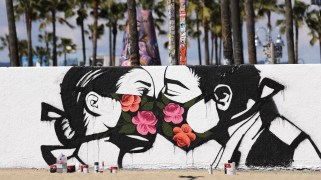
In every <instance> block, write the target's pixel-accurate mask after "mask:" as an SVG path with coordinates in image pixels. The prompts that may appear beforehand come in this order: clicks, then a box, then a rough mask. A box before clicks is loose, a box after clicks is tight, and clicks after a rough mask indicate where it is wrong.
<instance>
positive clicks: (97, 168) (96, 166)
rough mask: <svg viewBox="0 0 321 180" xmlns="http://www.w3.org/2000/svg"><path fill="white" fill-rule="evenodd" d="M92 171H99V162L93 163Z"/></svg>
mask: <svg viewBox="0 0 321 180" xmlns="http://www.w3.org/2000/svg"><path fill="white" fill-rule="evenodd" d="M94 171H95V173H98V172H99V162H95V163H94Z"/></svg>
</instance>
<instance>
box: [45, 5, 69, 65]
mask: <svg viewBox="0 0 321 180" xmlns="http://www.w3.org/2000/svg"><path fill="white" fill-rule="evenodd" d="M71 2H73V1H64V0H42V1H40V2H39V3H40V18H41V19H43V20H44V21H42V22H41V24H40V29H43V28H45V27H46V26H47V24H50V23H51V24H52V33H53V52H52V59H53V65H54V66H57V36H56V22H59V23H60V24H65V25H67V26H68V27H70V28H74V26H73V25H71V24H70V23H69V22H68V21H67V19H68V18H70V17H72V16H73V15H74V12H73V9H72V7H73V5H74V4H73V3H71ZM59 13H63V14H64V17H60V16H57V14H59Z"/></svg>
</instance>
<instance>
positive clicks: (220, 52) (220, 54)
mask: <svg viewBox="0 0 321 180" xmlns="http://www.w3.org/2000/svg"><path fill="white" fill-rule="evenodd" d="M222 45H223V40H222V37H221V38H220V46H219V47H220V48H219V55H218V56H219V60H218V65H221V62H222Z"/></svg>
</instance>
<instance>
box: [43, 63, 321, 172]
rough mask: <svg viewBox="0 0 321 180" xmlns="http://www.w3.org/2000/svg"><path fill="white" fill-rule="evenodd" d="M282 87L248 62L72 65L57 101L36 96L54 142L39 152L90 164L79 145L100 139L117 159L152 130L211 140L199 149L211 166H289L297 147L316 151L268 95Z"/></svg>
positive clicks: (172, 137) (188, 142) (176, 141)
mask: <svg viewBox="0 0 321 180" xmlns="http://www.w3.org/2000/svg"><path fill="white" fill-rule="evenodd" d="M284 88H285V87H284V86H283V85H282V84H280V83H278V82H277V81H275V80H273V79H270V78H269V77H261V75H260V71H259V70H258V69H257V68H256V67H255V66H252V65H243V66H219V67H218V66H206V67H204V66H203V67H202V66H191V67H188V66H168V67H116V68H111V67H109V68H94V67H73V68H71V69H70V70H69V71H68V72H67V73H66V74H65V76H64V78H63V81H62V83H61V101H62V104H63V109H58V108H55V107H53V106H52V105H50V104H47V103H46V102H43V103H42V112H41V121H43V122H48V121H49V122H54V129H55V132H56V135H57V138H58V140H59V141H60V143H61V144H59V145H42V146H41V151H42V156H43V158H44V160H45V161H46V162H47V164H54V163H55V159H56V158H55V155H54V154H55V153H53V152H54V151H56V152H57V151H59V152H65V154H66V152H67V151H68V152H69V154H68V159H69V160H71V159H72V160H74V161H78V162H80V163H82V164H90V163H92V162H87V161H86V158H84V156H83V154H86V153H87V157H88V149H90V148H91V147H88V146H87V149H86V148H81V147H82V146H83V145H84V144H86V143H87V144H88V143H90V142H93V141H97V140H100V141H103V142H106V143H112V144H114V145H115V146H117V148H118V149H119V152H118V153H117V154H118V161H117V163H118V166H119V167H123V158H124V156H125V154H127V153H130V154H133V153H143V152H146V151H148V150H150V149H152V148H155V147H153V145H154V144H155V141H156V140H157V138H156V136H157V135H158V136H162V137H164V139H166V141H169V142H171V143H172V144H173V145H174V146H176V147H178V148H180V149H182V150H184V151H186V152H189V151H191V150H194V149H197V148H199V147H201V146H211V145H212V144H213V143H212V144H210V143H209V142H215V144H216V145H215V146H217V147H213V149H218V150H217V151H216V152H215V153H214V154H215V155H214V156H212V155H209V154H210V153H209V154H203V156H208V157H206V158H207V159H211V166H213V167H218V166H219V165H221V164H222V163H224V162H227V160H232V161H234V162H236V164H240V165H243V166H246V167H253V166H255V167H256V166H264V167H267V166H268V167H279V166H281V167H289V166H291V165H292V163H293V162H295V161H296V160H297V159H298V157H300V156H302V155H301V154H299V153H297V152H299V151H300V149H304V150H310V151H311V152H314V154H315V158H316V159H320V158H321V153H320V150H319V148H318V147H317V145H316V144H315V143H314V141H313V137H310V136H309V134H308V133H307V132H304V131H303V130H302V129H300V127H298V126H296V125H295V124H294V123H292V122H291V121H290V120H289V119H287V118H286V117H284V116H283V115H282V114H280V113H279V111H278V108H277V105H276V104H275V101H274V99H273V97H274V96H275V95H276V94H278V93H280V91H284ZM57 98H58V97H57ZM98 148H99V147H98ZM169 150H172V149H162V151H169ZM109 152H110V151H108V152H104V153H109ZM85 156H86V155H85ZM97 158H98V159H97V161H98V160H99V157H97ZM87 159H88V158H87ZM146 161H148V159H146ZM156 163H157V162H156Z"/></svg>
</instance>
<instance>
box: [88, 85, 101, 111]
mask: <svg viewBox="0 0 321 180" xmlns="http://www.w3.org/2000/svg"><path fill="white" fill-rule="evenodd" d="M101 101H102V97H101V96H100V95H99V94H97V93H95V92H93V91H91V92H89V93H88V94H87V95H86V107H87V110H89V112H90V113H91V114H94V115H99V114H100V113H99V107H100V105H99V104H101Z"/></svg>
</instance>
